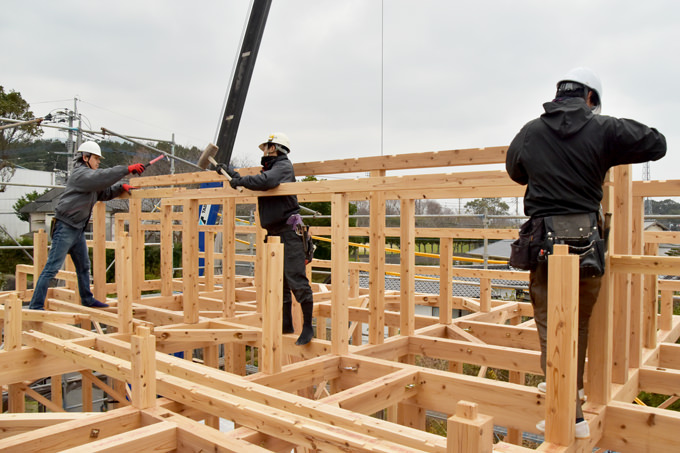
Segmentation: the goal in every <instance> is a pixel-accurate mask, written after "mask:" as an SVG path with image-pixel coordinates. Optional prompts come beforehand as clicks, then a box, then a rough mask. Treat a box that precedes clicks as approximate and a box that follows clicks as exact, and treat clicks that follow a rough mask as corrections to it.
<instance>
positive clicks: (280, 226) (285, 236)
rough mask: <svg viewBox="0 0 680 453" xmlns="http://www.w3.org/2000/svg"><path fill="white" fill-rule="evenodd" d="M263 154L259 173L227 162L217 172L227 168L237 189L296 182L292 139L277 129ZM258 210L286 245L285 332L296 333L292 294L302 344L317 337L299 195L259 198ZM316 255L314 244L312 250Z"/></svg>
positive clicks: (271, 232) (267, 226)
mask: <svg viewBox="0 0 680 453" xmlns="http://www.w3.org/2000/svg"><path fill="white" fill-rule="evenodd" d="M259 148H260V150H262V152H263V153H264V155H263V156H262V161H261V163H262V171H261V172H260V173H259V174H257V175H248V176H241V175H240V174H239V173H238V172H237V171H235V170H234V169H233V168H231V167H229V166H228V165H225V164H219V165H218V166H217V173H218V174H221V170H225V171H227V172H228V173H229V176H230V177H231V178H232V179H231V181H230V184H231V186H232V187H234V188H236V187H239V186H243V187H246V188H247V189H250V190H269V189H273V188H274V187H277V186H278V185H279V184H281V183H286V182H295V172H294V170H293V164H292V163H291V161H290V160H289V159H288V153H290V140H289V139H288V136H287V135H286V134H284V133H281V132H277V133H274V134H272V135H270V136H269V137H267V139H266V140H265V141H263V142H262V143H261V144H260V145H259ZM257 205H258V212H259V214H260V224H261V225H262V228H264V229H266V230H267V236H279V237H280V238H281V242H282V243H283V244H284V248H283V254H284V256H283V276H284V278H283V326H282V330H283V333H284V334H288V333H293V332H294V329H293V318H292V313H291V309H292V297H291V292H292V293H293V294H294V295H295V299H296V300H297V301H298V302H299V303H300V306H301V308H302V315H303V324H302V332H301V333H300V336H299V337H298V339H297V341H296V342H295V344H296V345H299V346H302V345H305V344H307V343H309V342H310V341H311V340H312V338H313V337H314V328H313V327H312V312H313V303H314V297H313V293H312V288H311V286H310V285H309V280H308V279H307V274H306V272H305V264H306V263H307V262H308V261H309V260H310V259H309V254H308V253H307V252H308V251H309V249H308V248H306V238H305V235H304V234H301V231H303V228H302V226H303V222H302V218H301V217H300V205H299V204H298V199H297V196H295V195H281V196H274V197H258V199H257ZM311 252H312V254H313V247H312V250H311Z"/></svg>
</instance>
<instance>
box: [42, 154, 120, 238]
mask: <svg viewBox="0 0 680 453" xmlns="http://www.w3.org/2000/svg"><path fill="white" fill-rule="evenodd" d="M127 174H128V169H127V167H126V166H125V165H116V166H115V167H112V168H105V169H97V170H92V169H91V168H90V167H88V166H87V165H86V164H85V163H84V162H83V161H82V160H77V161H76V162H75V164H74V169H73V172H72V173H71V176H69V178H68V181H67V182H66V190H64V193H63V194H61V198H60V199H59V203H58V204H57V207H56V209H55V211H56V215H55V217H56V218H57V220H60V221H62V222H64V223H66V224H68V225H70V226H71V227H73V228H85V226H86V225H87V222H88V221H89V220H90V216H91V215H92V208H93V207H94V204H95V203H96V202H97V201H106V200H112V199H114V198H116V197H117V196H119V195H120V194H121V193H123V191H124V189H123V184H122V183H119V184H116V182H118V181H119V180H120V179H122V178H123V177H125V176H126V175H127ZM114 184H115V185H114Z"/></svg>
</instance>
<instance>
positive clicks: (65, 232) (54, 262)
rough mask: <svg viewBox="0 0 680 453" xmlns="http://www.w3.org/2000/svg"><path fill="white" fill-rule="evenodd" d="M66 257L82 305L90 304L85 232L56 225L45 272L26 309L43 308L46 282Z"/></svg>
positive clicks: (90, 294) (47, 283)
mask: <svg viewBox="0 0 680 453" xmlns="http://www.w3.org/2000/svg"><path fill="white" fill-rule="evenodd" d="M66 254H69V255H71V259H72V260H73V264H75V266H76V275H77V276H78V291H79V292H80V299H81V302H82V304H83V305H86V306H87V305H91V304H93V303H94V300H95V299H94V296H93V295H92V292H91V291H90V257H89V256H88V254H87V244H86V243H85V230H84V229H78V228H73V227H71V226H69V225H68V224H66V223H64V222H61V221H57V223H56V224H55V226H54V234H53V235H52V248H51V249H50V253H49V255H48V256H47V263H45V268H44V269H43V271H42V272H41V273H40V278H38V281H37V283H36V284H35V288H34V289H33V298H32V299H31V303H30V304H29V306H28V308H30V309H33V310H42V309H43V308H44V305H45V297H46V296H47V288H48V287H49V285H50V281H51V280H52V279H53V278H54V276H55V275H57V272H59V269H61V266H63V264H64V260H65V259H66Z"/></svg>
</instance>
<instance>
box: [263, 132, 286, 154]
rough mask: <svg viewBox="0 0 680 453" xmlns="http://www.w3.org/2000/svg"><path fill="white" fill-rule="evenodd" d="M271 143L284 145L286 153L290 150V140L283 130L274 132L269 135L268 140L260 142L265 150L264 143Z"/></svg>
mask: <svg viewBox="0 0 680 453" xmlns="http://www.w3.org/2000/svg"><path fill="white" fill-rule="evenodd" d="M270 143H273V144H275V145H281V146H283V147H284V148H285V151H286V154H287V153H289V152H290V140H289V139H288V136H287V135H286V134H284V133H283V132H274V133H273V134H272V135H270V136H269V137H267V140H265V141H263V142H262V143H261V144H260V147H259V148H260V149H261V150H262V151H264V145H268V144H270Z"/></svg>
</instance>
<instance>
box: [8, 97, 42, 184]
mask: <svg viewBox="0 0 680 453" xmlns="http://www.w3.org/2000/svg"><path fill="white" fill-rule="evenodd" d="M29 108H30V106H29V105H28V102H26V101H25V100H24V99H23V98H22V97H21V93H19V92H17V91H13V90H11V91H10V92H9V93H6V92H5V89H4V87H2V86H0V117H2V118H9V119H12V120H18V121H29V120H32V119H35V117H34V116H33V112H31V111H30V110H29ZM42 133H43V131H42V129H40V127H39V126H38V124H37V123H31V124H25V125H23V126H17V127H9V128H7V129H0V181H1V182H7V181H9V180H10V179H12V176H14V171H15V168H16V167H15V166H14V164H13V163H12V162H10V161H9V160H8V159H7V150H8V149H9V147H10V146H12V145H13V144H16V143H25V142H28V141H30V140H31V139H32V138H34V137H39V136H40V135H42ZM5 187H6V186H0V192H4V190H5Z"/></svg>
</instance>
